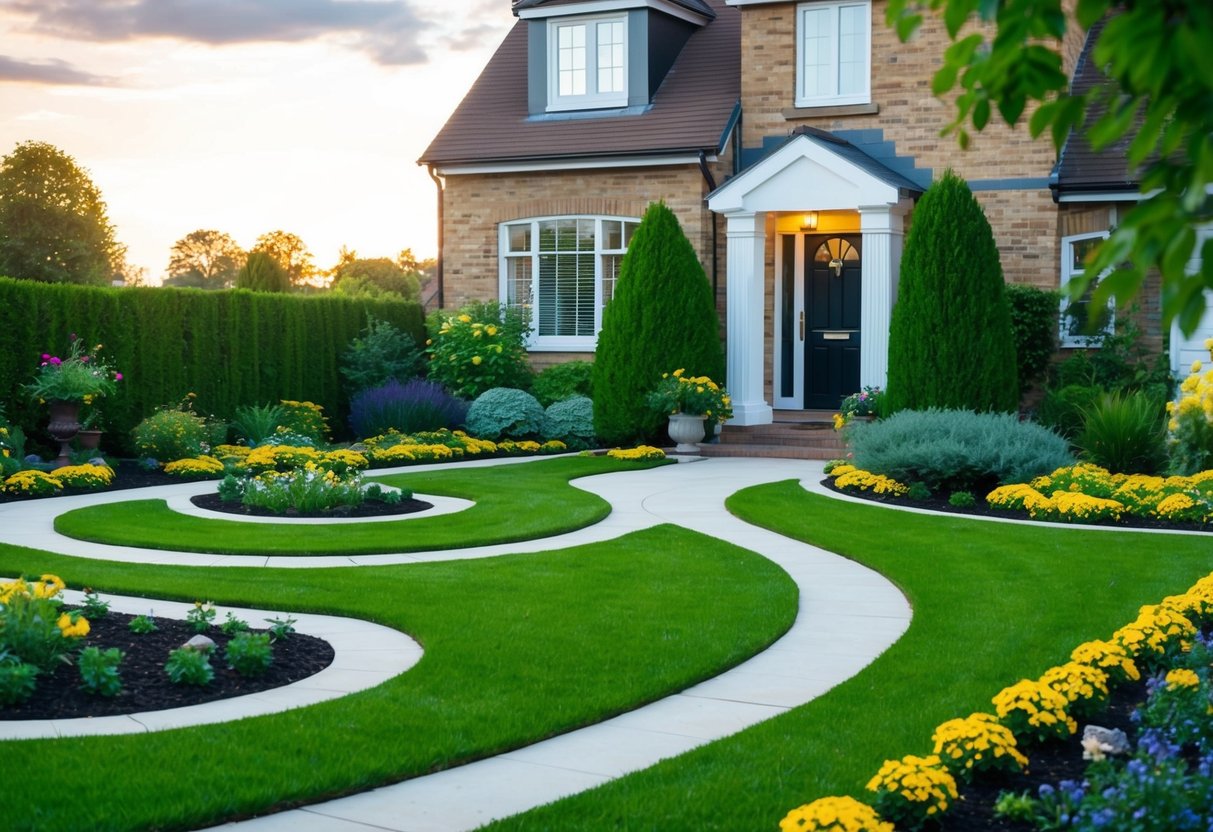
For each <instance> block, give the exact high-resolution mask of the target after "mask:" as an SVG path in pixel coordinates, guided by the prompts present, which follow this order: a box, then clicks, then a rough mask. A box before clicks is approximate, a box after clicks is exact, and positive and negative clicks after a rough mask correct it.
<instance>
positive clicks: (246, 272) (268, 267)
mask: <svg viewBox="0 0 1213 832" xmlns="http://www.w3.org/2000/svg"><path fill="white" fill-rule="evenodd" d="M236 288H237V289H248V290H250V291H253V292H289V291H290V290H291V276H290V275H289V274H287V271H286V269H284V268H282V266H281V265H280V264H279V263H278V261H277V260H275V259H274V258H273V257H271V256H270V255H269V254H267V253H266V252H264V251H254V252H252V253H251V254H249V256H248V260H246V261H245V263H244V267H243V268H241V269H240V272H239V273H238V274H237V275H236Z"/></svg>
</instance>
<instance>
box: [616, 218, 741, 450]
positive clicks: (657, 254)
mask: <svg viewBox="0 0 1213 832" xmlns="http://www.w3.org/2000/svg"><path fill="white" fill-rule="evenodd" d="M676 368H682V369H683V370H684V371H685V372H686V374H687V375H691V376H708V377H709V378H712V379H714V380H715V381H717V382H718V383H721V384H725V383H726V381H727V380H726V379H725V378H724V351H723V349H722V347H721V343H720V320H719V317H718V316H717V314H716V304H715V301H714V299H713V297H712V287H711V284H710V283H708V279H707V276H706V275H705V274H704V271H703V266H701V265H700V263H699V260H698V258H697V257H696V255H695V250H694V248H692V246H691V243H690V241H689V240H687V238H686V235H685V234H683V232H682V228H681V226H680V225H679V224H678V219H677V217H675V216H674V213H673V212H672V211H671V210H670V209H669V208H667V207H666V206H665V204H664V203H660V202H657V203H653V204H652V205H650V206H649V208H648V210H647V211H645V214H644V219H643V220H642V221H641V223H640V225H639V226H638V227H637V229H636V233H635V234H634V235H633V236H632V242H631V243H630V244H629V246H628V252H627V254H626V255H624V258H623V263H622V264H621V265H620V274H619V280H618V282H617V283H616V286H615V293H614V295H613V297H612V298H611V302H610V303H609V304H607V306H606V308H605V309H604V310H603V313H602V331H601V332H600V333H599V334H598V350H597V353H596V357H595V360H594V369H593V373H592V379H593V395H594V429H595V433H597V434H598V437H599V438H600V439H601V440H602V441H603V442H605V443H607V444H611V445H615V444H623V443H626V442H630V441H631V440H634V439H653V438H655V437H657V436H659V435H661V433H662V430H663V428H664V427H665V424H666V418H665V416H662V415H659V414H657V413H654V412H653V411H652V410H650V409H649V408H648V407H647V406H646V404H645V395H646V394H647V393H648V392H649V391H651V390H653V389H654V388H655V387H656V386H657V383H658V382H659V381H661V374H662V373H668V372H670V371H671V370H673V369H676Z"/></svg>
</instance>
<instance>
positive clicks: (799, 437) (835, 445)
mask: <svg viewBox="0 0 1213 832" xmlns="http://www.w3.org/2000/svg"><path fill="white" fill-rule="evenodd" d="M821 414H824V411H823V412H821V413H820V414H819V413H818V412H814V411H796V412H794V413H786V412H785V411H780V412H779V413H777V414H776V418H777V419H779V421H776V422H774V423H772V424H769V425H751V426H749V427H738V426H736V425H725V427H724V428H723V430H721V432H720V441H719V442H715V443H712V444H707V445H701V446H700V453H702V454H703V455H704V456H762V457H786V458H789V459H838V458H841V457H843V456H845V455H846V450H847V449H846V445H845V444H844V443H843V440H842V435H841V434H839V433H838V431H836V430H834V424H833V418H832V414H824V416H823V415H821ZM785 415H788V416H792V417H793V418H792V419H787V420H785V419H784V418H783V417H784V416H785ZM823 419H824V420H823Z"/></svg>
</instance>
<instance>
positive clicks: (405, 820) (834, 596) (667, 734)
mask: <svg viewBox="0 0 1213 832" xmlns="http://www.w3.org/2000/svg"><path fill="white" fill-rule="evenodd" d="M464 464H465V465H466V463H464ZM821 470H822V464H821V463H817V462H805V461H799V460H780V459H708V460H700V461H695V462H689V463H684V464H680V465H671V466H667V467H664V468H659V469H656V470H649V471H637V472H627V473H617V474H607V475H601V476H595V477H587V478H583V479H580V480H576V481H574V485H575V486H576V487H578V488H583V489H585V490H587V491H591V492H593V493H596V494H598V495H600V496H602V497H603V498H604V499H606V500H607V501H608V502H610V503H611V506H612V512H611V514H610V515H609V516H608V517H607V518H606V519H605V520H604V521H602V522H601V523H598V524H596V525H594V526H591V527H589V528H587V529H582V530H579V531H576V532H571V533H569V534H565V535H558V536H556V537H551V538H545V539H543V540H539V541H526V542H521V543H515V544H507V545H504V546H486V547H476V548H471V549H462V550H452V551H443V552H433V553H415V554H410V555H379V556H366V557H357V558H284V557H274V558H265V557H256V558H244V557H240V556H227V557H217V556H209V555H207V556H197V557H198V558H199V559H200V560H201V559H203V558H204V559H206V561H205V565H240V566H248V565H252V563H253V562H255V563H261V564H267V565H268V564H272V565H274V566H291V567H300V568H305V567H319V566H334V565H344V566H355V565H360V564H363V563H391V562H396V563H403V562H410V561H424V560H451V559H458V558H475V557H489V556H495V555H502V554H509V553H511V552H534V551H540V550H551V549H561V548H565V547H568V546H576V545H580V544H583V543H589V542H594V541H600V540H607V539H611V538H613V537H617V536H619V535H621V534H624V533H627V532H629V531H633V530H636V529H641V528H647V527H650V526H654V525H658V524H661V523H675V524H678V525H681V526H684V527H687V528H690V529H693V530H695V531H699V532H702V533H704V534H707V535H710V536H712V537H716V538H719V539H722V540H727V541H729V542H732V543H735V544H737V545H739V546H741V547H743V548H746V549H750V550H752V551H754V552H757V553H758V554H761V555H762V556H764V557H766V558H769V559H770V560H772V561H774V562H775V563H777V564H779V565H780V566H781V567H782V568H783V569H784V570H785V571H787V573H788V574H789V575H790V576H791V578H792V579H793V580H794V581H795V582H796V584H797V586H798V587H799V590H800V601H799V610H798V614H797V617H796V620H795V622H794V623H793V625H792V627H791V629H790V630H789V631H788V632H787V633H786V634H784V636H783V637H781V638H780V639H779V640H778V641H776V642H775V643H774V644H773V645H772V646H771V647H770V648H768V649H767V650H765V651H763V652H762V653H760V654H758V655H757V656H754V657H753V658H751V659H749V660H748V661H746V662H743V663H742V664H740V665H738V666H737V667H735V668H733V669H732V670H729V671H727V672H725V673H723V674H721V675H719V676H717V677H715V678H713V679H711V680H708V681H706V682H703V683H701V684H699V685H695V686H693V687H691V688H688V689H687V690H684V691H682V692H681V693H677V694H674V695H672V696H668V697H666V698H664V699H661V700H659V701H657V702H654V703H652V704H650V705H646V706H643V707H640V708H637V709H636V710H633V711H631V712H629V713H627V714H623V715H621V716H619V717H616V718H614V719H611V720H608V721H606V722H602V723H598V724H596V725H591V726H588V727H586V728H582V729H579V730H576V731H572V732H570V733H568V734H565V735H562V736H559V737H555V738H553V739H550V740H546V741H543V742H540V743H536V744H534V745H531V746H527V747H525V748H521V749H517V750H515V751H512V752H508V753H506V754H502V755H500V756H497V757H493V758H491V759H487V760H483V761H480V762H476V763H471V764H468V765H464V766H460V767H457V768H454V769H450V770H447V771H443V772H438V773H436V774H432V775H427V776H424V777H418V778H414V779H412V780H407V781H404V782H402V783H398V784H395V785H391V786H386V787H383V788H379V789H375V790H373V791H369V792H365V793H362V794H358V795H353V796H350V797H346V798H340V799H337V800H332V801H327V802H324V803H318V804H314V805H311V806H307V807H305V808H301V809H295V810H291V811H287V812H282V813H279V814H276V815H270V816H267V817H264V818H257V819H254V820H250V821H244V822H240V823H234V824H227V825H224V826H222V827H216V828H221V829H224V830H240V832H277V830H282V832H288V831H289V832H310V830H317V831H319V830H324V831H325V832H355V830H360V832H366V830H370V829H377V830H398V831H399V832H423V830H447V831H448V832H450V831H451V830H470V829H475V828H477V827H479V826H481V825H483V824H485V823H487V822H489V821H491V820H493V819H496V818H501V817H506V816H509V815H512V814H517V813H519V812H523V811H526V810H528V809H531V808H534V807H536V806H539V805H542V804H544V803H548V802H551V801H553V800H557V799H559V798H561V797H565V796H568V795H572V794H576V793H577V792H580V791H584V790H585V789H588V788H592V787H593V786H596V785H599V784H601V783H604V782H606V781H608V780H611V779H613V778H616V777H619V776H622V775H624V774H627V773H629V772H632V771H637V770H640V769H642V768H646V767H648V766H650V765H653V764H654V763H656V762H658V761H660V760H662V759H665V758H667V757H673V756H676V755H678V754H682V753H684V752H686V751H688V750H690V749H692V748H695V747H697V746H699V745H703V744H706V743H708V742H711V741H713V740H716V739H721V738H723V737H726V736H729V735H730V734H733V733H736V732H738V731H740V730H743V729H744V728H747V727H749V726H751V725H754V724H756V723H758V722H761V721H763V720H766V719H770V718H771V717H774V716H778V715H780V714H782V713H785V712H786V711H788V710H789V709H791V708H793V707H796V706H798V705H801V704H804V703H805V702H808V701H810V700H811V699H813V698H815V697H816V696H819V695H821V694H822V693H824V692H825V691H827V690H829V689H830V688H832V687H834V686H835V685H837V684H839V683H840V682H843V681H845V680H846V679H848V678H850V677H851V676H853V675H855V674H856V673H858V672H859V671H860V670H861V669H862V668H863V667H865V666H866V665H868V664H869V663H870V662H871V661H872V660H873V659H875V658H876V657H877V656H878V655H880V654H881V653H882V652H883V651H884V650H885V649H887V648H888V647H889V645H891V644H892V643H893V642H895V641H896V640H897V639H898V638H899V637H900V636H901V635H902V633H904V632H905V630H906V629H907V628H908V626H909V623H910V616H911V613H910V608H909V605H908V603H907V602H906V600H905V598H904V597H903V596H902V595H901V593H900V592H899V591H898V590H897V589H896V587H894V586H893V585H892V584H891V583H890V582H888V581H887V580H885V579H884V578H883V577H881V576H880V575H879V574H877V573H876V572H873V571H872V570H869V569H867V568H866V567H863V566H860V565H859V564H857V563H855V562H853V561H849V560H847V559H845V558H842V557H840V556H837V555H834V554H831V553H829V552H826V551H824V550H821V549H818V548H816V547H813V546H809V545H806V544H803V543H800V542H797V541H794V540H790V539H788V538H785V537H782V536H780V535H777V534H774V533H772V532H768V531H765V530H763V529H759V528H757V527H755V526H751V525H749V524H747V523H743V522H742V521H740V520H738V519H737V518H735V517H733V516H732V515H730V514H729V513H728V512H727V511H726V510H725V508H724V501H725V499H726V498H727V497H728V496H729V495H730V494H732V493H734V492H735V491H737V490H738V489H740V488H744V487H747V486H750V485H757V484H760V483H766V482H775V481H779V480H786V479H800V480H802V481H805V484H806V485H808V483H810V482H813V481H815V480H818V479H820V478H821V476H822V473H821ZM138 493H139V498H146V497H149V496H158V495H154V494H153V493H152V492H151V491H142V492H138ZM105 496H107V497H111V496H112V497H116V498H117V499H132V498H134V497H133V496H132V495H122V496H119V495H118V494H116V493H115V494H112V495H105ZM68 499H75V498H60V499H57V500H52V501H40V503H57V504H59V505H60V506H62V505H64V503H65V502H66V500H68ZM10 505H12V504H10ZM72 507H74V506H72ZM5 508H8V506H0V540H4V541H6V542H20V543H21V545H28V546H34V547H37V548H43V549H50V550H51V551H62V552H64V553H65V554H73V555H80V556H85V557H88V556H92V557H103V558H106V559H114V560H130V561H134V562H140V563H146V562H160V561H158V560H148V559H147V558H148V557H149V552H148V550H126V549H125V547H99V546H96V545H93V544H83V543H81V542H80V541H73V540H70V539H69V538H61V537H59V536H57V535H54V536H53V537H52V538H51V539H47V536H48V528H47V526H48V521H47V520H46V518H45V517H43V518H40V519H36V520H35V519H31V524H32V525H36V526H37V527H38V529H39V532H40V533H38V532H34V530H33V529H32V528H29V529H27V530H26V532H27V533H22V532H21V531H14V530H13V529H10V528H7V527H8V526H9V525H10V524H11V521H12V520H16V519H19V515H18V513H9V512H5V511H4V509H5ZM65 508H66V506H65ZM59 510H65V509H59ZM55 513H57V511H56V512H55ZM6 514H8V515H9V516H6ZM18 525H21V526H24V525H25V524H24V523H18ZM50 533H51V534H52V535H53V530H50ZM14 536H16V537H17V538H18V540H14V539H13V538H14ZM99 550H105V551H104V553H102V552H101V551H99ZM164 555H165V553H164V552H155V553H154V554H153V555H150V556H152V557H156V558H161V557H163V556H164ZM334 561H335V562H334ZM169 562H172V563H177V564H180V563H183V561H182V560H181V559H180V556H177V557H176V558H174V559H172V560H171V561H169ZM198 565H204V564H203V563H201V562H199V564H198Z"/></svg>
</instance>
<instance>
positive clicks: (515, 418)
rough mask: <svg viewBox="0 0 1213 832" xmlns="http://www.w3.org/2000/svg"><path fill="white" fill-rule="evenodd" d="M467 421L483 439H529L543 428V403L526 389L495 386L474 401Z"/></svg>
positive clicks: (467, 424)
mask: <svg viewBox="0 0 1213 832" xmlns="http://www.w3.org/2000/svg"><path fill="white" fill-rule="evenodd" d="M465 424H466V426H467V429H468V433H470V434H472V436H475V437H478V438H480V439H492V440H497V439H530V438H532V437H535V436H538V435H539V433H540V431H541V430H542V429H543V405H541V404H540V403H539V400H538V399H536V398H535V397H534V396H532V395H531V394H530V393H528V392H526V391H525V390H515V389H514V388H512V387H494V388H492V389H491V390H485V391H484V392H483V393H481V394H480V395H479V396H477V397H476V400H475V401H474V402H472V406H471V407H470V408H468V415H467V421H466V423H465Z"/></svg>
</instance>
